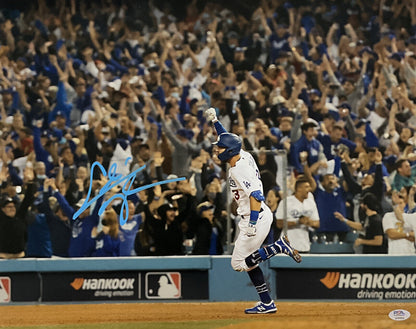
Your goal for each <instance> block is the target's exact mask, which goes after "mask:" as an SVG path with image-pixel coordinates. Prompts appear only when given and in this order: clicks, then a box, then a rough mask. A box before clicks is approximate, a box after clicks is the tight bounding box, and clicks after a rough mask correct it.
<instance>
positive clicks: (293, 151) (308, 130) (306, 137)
mask: <svg viewBox="0 0 416 329" xmlns="http://www.w3.org/2000/svg"><path fill="white" fill-rule="evenodd" d="M315 128H316V124H315V123H314V122H306V123H304V124H302V126H301V129H302V137H301V138H299V140H297V141H296V142H295V143H294V144H292V146H291V147H290V160H291V164H292V166H294V167H295V169H296V170H297V171H298V172H303V166H302V164H301V162H300V158H299V155H300V153H301V152H304V151H306V152H308V159H307V162H308V165H309V167H311V171H312V172H314V170H315V169H317V168H316V165H315V164H318V163H319V161H323V160H324V161H326V158H325V154H324V153H323V147H322V144H321V143H320V142H319V141H318V140H317V139H315ZM314 165H315V166H314Z"/></svg>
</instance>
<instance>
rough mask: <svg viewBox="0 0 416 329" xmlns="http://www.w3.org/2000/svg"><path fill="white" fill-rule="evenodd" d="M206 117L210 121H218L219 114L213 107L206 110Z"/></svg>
mask: <svg viewBox="0 0 416 329" xmlns="http://www.w3.org/2000/svg"><path fill="white" fill-rule="evenodd" d="M204 116H205V118H206V119H207V120H208V121H214V120H216V119H217V112H216V111H215V109H214V108H213V107H210V108H209V109H206V110H205V112H204Z"/></svg>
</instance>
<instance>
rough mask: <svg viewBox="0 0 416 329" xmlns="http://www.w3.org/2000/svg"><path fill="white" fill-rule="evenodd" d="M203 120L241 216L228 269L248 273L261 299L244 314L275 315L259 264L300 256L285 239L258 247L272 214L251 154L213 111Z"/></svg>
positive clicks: (211, 109)
mask: <svg viewBox="0 0 416 329" xmlns="http://www.w3.org/2000/svg"><path fill="white" fill-rule="evenodd" d="M205 117H206V118H207V120H209V121H211V122H212V123H213V124H214V127H215V129H216V131H217V134H218V140H217V141H216V142H215V143H213V144H214V145H216V152H218V158H219V159H220V160H221V161H222V162H228V163H229V165H230V169H229V177H228V180H229V184H230V188H231V192H232V194H233V197H234V199H235V201H236V202H237V205H238V208H237V213H238V214H239V215H240V216H241V221H240V223H239V228H240V233H239V235H238V237H237V240H236V241H235V246H234V251H233V254H232V258H231V266H232V268H233V269H234V270H236V271H239V272H242V271H246V272H248V275H249V277H250V280H251V282H252V283H253V285H254V286H255V287H256V290H257V293H258V294H259V296H260V302H258V303H257V304H256V305H255V306H254V307H252V308H248V309H246V310H245V313H247V314H256V313H275V312H276V310H277V309H276V306H275V304H274V302H273V300H272V299H271V297H270V294H269V291H268V289H267V286H266V282H265V280H264V276H263V272H262V270H261V269H260V267H259V266H258V265H259V264H260V263H261V262H263V261H265V260H267V259H269V258H270V257H272V256H274V255H277V254H281V253H285V254H287V255H289V256H290V257H292V258H293V259H294V260H295V261H296V262H298V263H299V262H300V261H301V256H300V255H299V253H298V252H297V250H294V249H293V248H292V247H291V246H290V244H289V241H288V239H287V238H286V237H282V238H280V239H279V240H277V241H275V242H274V243H272V244H271V245H268V246H266V247H264V248H260V246H261V245H262V242H263V241H264V239H265V238H266V236H267V234H268V233H269V231H270V225H271V223H272V221H273V215H272V212H271V210H270V209H269V207H268V206H267V205H266V204H265V202H264V200H265V198H264V196H263V184H262V182H261V180H260V173H259V170H258V168H257V165H256V162H255V161H254V159H253V157H252V156H251V154H249V153H247V152H245V151H244V150H241V140H240V138H239V137H238V136H237V135H235V134H231V133H228V132H227V131H226V130H225V129H224V127H223V126H222V124H221V123H220V122H219V121H218V119H217V116H216V112H215V109H214V108H209V109H207V110H206V111H205Z"/></svg>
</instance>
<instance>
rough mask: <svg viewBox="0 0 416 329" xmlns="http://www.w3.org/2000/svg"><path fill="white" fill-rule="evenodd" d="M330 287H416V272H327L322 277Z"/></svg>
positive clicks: (324, 282)
mask: <svg viewBox="0 0 416 329" xmlns="http://www.w3.org/2000/svg"><path fill="white" fill-rule="evenodd" d="M320 281H321V282H322V284H323V285H324V286H325V287H327V288H328V289H333V288H334V287H335V286H337V287H338V288H341V289H342V288H345V289H350V288H351V289H363V288H367V289H415V288H416V274H413V273H412V274H404V273H398V274H393V273H363V274H361V273H340V272H327V273H326V275H325V277H323V278H322V279H320Z"/></svg>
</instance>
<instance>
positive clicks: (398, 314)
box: [389, 310, 410, 321]
mask: <svg viewBox="0 0 416 329" xmlns="http://www.w3.org/2000/svg"><path fill="white" fill-rule="evenodd" d="M389 318H390V319H392V320H394V321H404V320H407V319H408V318H410V312H409V311H406V310H394V311H391V312H390V313H389Z"/></svg>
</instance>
